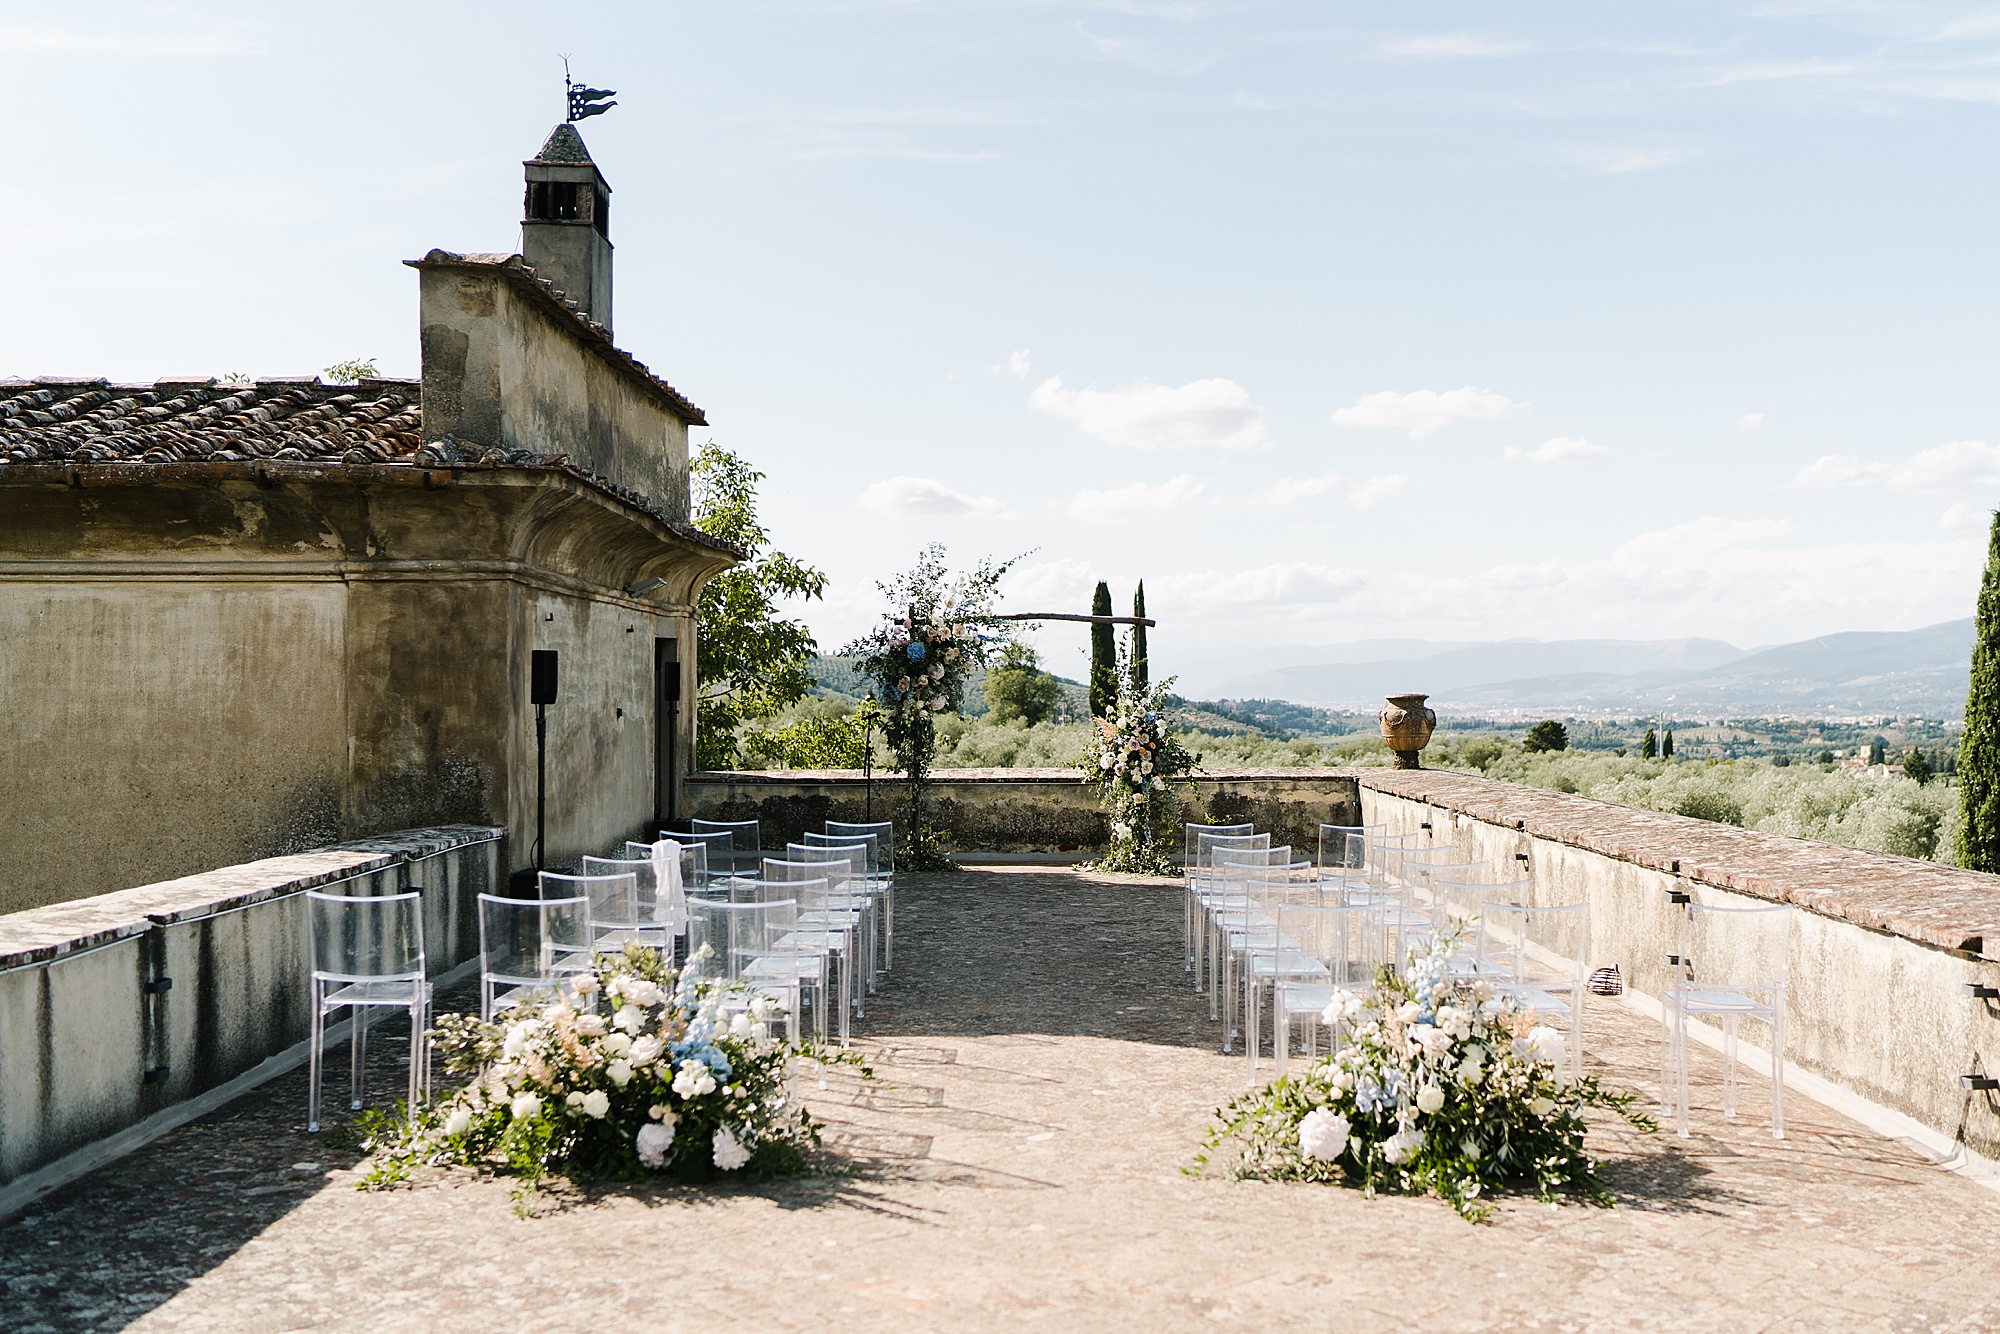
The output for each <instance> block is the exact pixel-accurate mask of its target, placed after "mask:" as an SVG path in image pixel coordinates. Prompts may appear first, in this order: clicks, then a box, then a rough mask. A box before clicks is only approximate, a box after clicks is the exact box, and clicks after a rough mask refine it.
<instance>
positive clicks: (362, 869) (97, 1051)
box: [0, 827, 502, 1187]
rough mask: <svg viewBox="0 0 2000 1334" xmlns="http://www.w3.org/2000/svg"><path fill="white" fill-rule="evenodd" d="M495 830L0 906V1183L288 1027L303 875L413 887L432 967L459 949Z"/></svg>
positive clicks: (493, 868) (242, 1068) (440, 832)
mask: <svg viewBox="0 0 2000 1334" xmlns="http://www.w3.org/2000/svg"><path fill="white" fill-rule="evenodd" d="M501 833H502V831H500V830H498V829H482V828H470V827H461V828H446V829H420V830H408V831H404V832H402V833H399V834H395V835H391V836H387V837H384V838H380V839H372V840H364V841H361V842H356V843H350V844H345V845H342V846H338V847H330V848H321V849H319V850H317V851H313V852H307V853H301V854H296V855H293V856H287V857H279V858H275V859H271V860H265V861H259V862H253V863H249V864H247V865H242V866H229V867H224V868H222V869H221V870H216V871H210V872H207V873H204V874H202V875H195V876H188V877H185V878H183V879H180V880H174V881H168V882H166V883H162V884H155V885H146V886H143V887H141V888H138V889H128V890H122V891H119V892H117V893H112V894H103V895H98V896H96V897H94V898H90V899H86V900H81V901H78V902H73V903H66V904H62V905H60V906H57V907H50V908H40V909H35V910H32V911H28V912H20V913H12V914H8V915H4V916H0V1187H4V1186H6V1185H7V1184H8V1183H10V1182H14V1181H16V1180H18V1179H20V1178H22V1177H24V1176H27V1175H28V1174H30V1173H32V1172H35V1171H36V1170H37V1169H39V1168H42V1167H44V1166H46V1165H48V1164H50V1163H53V1162H55V1161H57V1160H58V1159H61V1158H63V1157H64V1156H65V1155H67V1154H71V1153H75V1152H78V1151H79V1150H82V1149H84V1148H86V1147H87V1146H89V1145H91V1144H92V1143H94V1142H96V1141H98V1140H101V1139H104V1138H105V1137H107V1136H109V1135H112V1134H115V1133H118V1132H120V1131H123V1130H126V1129H128V1128H130V1127H133V1126H136V1125H139V1124H140V1123H141V1122H144V1121H146V1119H147V1118H149V1117H153V1116H156V1115H159V1114H161V1113H163V1112H166V1111H168V1110H169V1109H171V1108H172V1107H173V1106H174V1105H175V1104H177V1103H183V1102H186V1101H187V1100H189V1099H191V1098H195V1097H197V1096H199V1095H200V1094H202V1093H205V1092H207V1091H208V1090H211V1089H215V1088H219V1087H220V1086H222V1085H225V1084H227V1083H229V1081H231V1080H233V1079H236V1078H237V1077H239V1076H242V1075H244V1074H245V1073H246V1072H248V1071H251V1070H253V1069H254V1068H255V1067H257V1066H258V1065H259V1064H260V1063H261V1062H263V1061H265V1060H267V1059H269V1058H272V1057H274V1056H278V1055H279V1054H281V1053H284V1052H286V1051H288V1050H291V1049H294V1048H296V1047H297V1045H298V1044H299V1043H301V1042H303V1041H304V1039H305V1038H306V1036H307V1033H308V1024H309V1022H310V1000H309V996H308V989H307V977H308V974H309V972H310V969H309V966H308V961H307V958H306V953H305V916H304V900H303V899H302V898H301V897H300V895H301V894H302V893H303V891H305V890H307V889H316V888H322V887H326V886H329V885H335V884H338V885H339V886H340V890H339V892H341V893H403V892H407V891H408V890H409V889H412V888H417V889H421V890H422V892H423V895H424V937H425V946H426V951H427V954H428V962H429V965H430V969H431V972H432V973H433V974H434V975H435V974H439V973H444V972H448V971H450V970H451V969H452V968H454V967H456V966H458V965H459V964H461V963H462V962H464V961H465V960H467V959H471V958H474V957H475V956H476V955H477V953H478V946H479V934H478V914H477V903H476V898H477V896H478V895H479V894H482V893H489V892H492V890H493V888H494V886H495V885H496V884H498V883H499V881H500V876H501V870H500V867H501V862H502V858H501V849H500V842H499V840H500V838H501ZM160 979H171V986H170V987H167V988H165V989H160V988H159V987H158V986H157V985H155V989H154V990H153V991H151V992H149V991H148V990H147V986H148V984H157V983H158V982H159V980H160ZM377 1092H378V1096H382V1095H384V1094H385V1093H387V1092H389V1091H386V1090H378V1091H377ZM301 1110H302V1111H303V1109H301Z"/></svg>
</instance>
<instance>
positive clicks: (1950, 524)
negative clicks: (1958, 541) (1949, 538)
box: [1937, 505, 1993, 533]
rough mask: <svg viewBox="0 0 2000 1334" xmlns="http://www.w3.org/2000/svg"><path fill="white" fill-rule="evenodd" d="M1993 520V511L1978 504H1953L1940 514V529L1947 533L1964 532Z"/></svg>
mask: <svg viewBox="0 0 2000 1334" xmlns="http://www.w3.org/2000/svg"><path fill="white" fill-rule="evenodd" d="M1992 522H1993V511H1992V510H1991V509H1982V508H1980V507H1979V506H1978V505H1953V506H1952V507H1951V508H1950V509H1948V510H1946V511H1945V512H1944V513H1943V514H1940V515H1939V516H1938V525H1937V526H1938V529H1939V530H1940V531H1942V532H1947V533H1963V532H1968V531H1972V530H1976V529H1981V528H1985V527H1986V526H1987V525H1988V524H1990V523H1992Z"/></svg>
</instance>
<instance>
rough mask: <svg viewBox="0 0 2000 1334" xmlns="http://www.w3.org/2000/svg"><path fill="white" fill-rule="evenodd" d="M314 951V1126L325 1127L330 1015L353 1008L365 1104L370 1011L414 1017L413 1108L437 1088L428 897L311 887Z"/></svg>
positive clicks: (355, 1058) (354, 1080) (351, 1050)
mask: <svg viewBox="0 0 2000 1334" xmlns="http://www.w3.org/2000/svg"><path fill="white" fill-rule="evenodd" d="M305 899H306V957H307V959H309V960H310V961H311V963H312V975H311V979H310V1001H311V1004H312V1036H311V1038H310V1040H309V1050H310V1052H311V1058H310V1060H311V1070H310V1072H309V1076H308V1079H307V1084H308V1091H307V1095H306V1096H307V1100H308V1107H307V1112H306V1129H307V1130H309V1131H315V1132H316V1131H318V1129H319V1094H320V1084H321V1079H322V1074H321V1067H322V1066H323V1064H324V1057H325V1054H326V1053H325V1047H326V1016H327V1015H328V1014H329V1013H330V1012H332V1011H334V1010H337V1009H340V1008H341V1007H342V1006H346V1007H349V1009H350V1011H351V1013H350V1026H349V1033H348V1040H347V1061H348V1105H349V1107H350V1109H351V1110H356V1111H358V1110H360V1107H361V1095H362V1092H363V1085H364V1083H365V1082H366V1081H365V1074H364V1071H365V1067H366V1065H367V1060H368V1015H369V1013H370V1012H371V1011H373V1010H377V1009H385V1008H386V1009H395V1010H402V1011H403V1012H404V1013H406V1014H407V1015H409V1018H410V1078H409V1090H408V1093H407V1095H406V1097H407V1102H406V1104H405V1105H406V1106H408V1107H409V1108H410V1109H411V1110H412V1111H414V1110H415V1109H416V1107H417V1104H418V1103H419V1102H421V1101H422V1100H423V1099H424V1097H425V1096H426V1095H428V1093H429V1092H430V1086H431V1071H430V1042H429V1041H428V1039H427V1038H426V1037H425V1032H426V1030H427V1029H428V1028H429V1027H430V1012H431V984H430V981H429V980H428V979H429V968H428V965H427V961H426V958H425V955H424V905H423V896H422V895H421V894H420V893H417V892H415V891H412V892H410V893H407V894H382V895H374V896H366V895H346V894H325V893H321V892H319V891H316V890H308V891H306V896H305Z"/></svg>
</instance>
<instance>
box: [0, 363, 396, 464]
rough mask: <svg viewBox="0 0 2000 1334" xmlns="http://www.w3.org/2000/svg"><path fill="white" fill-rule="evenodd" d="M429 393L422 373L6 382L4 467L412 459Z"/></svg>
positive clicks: (0, 396) (1, 418)
mask: <svg viewBox="0 0 2000 1334" xmlns="http://www.w3.org/2000/svg"><path fill="white" fill-rule="evenodd" d="M419 397H420V392H419V386H418V384H417V382H416V381H414V380H367V381H364V382H362V383H361V384H358V385H329V384H321V383H320V382H319V381H318V380H317V379H288V380H259V381H257V382H256V383H255V384H253V385H224V384H218V383H217V382H216V381H214V380H159V381H156V382H154V383H153V384H111V383H109V382H107V381H104V380H57V379H43V380H0V466H5V465H7V464H14V463H61V462H67V463H186V462H197V461H203V460H216V461H228V460H232V459H288V460H298V461H312V462H321V463H327V462H333V463H396V462H403V461H406V460H407V459H408V458H409V456H411V455H412V454H414V453H415V452H416V449H417V447H418V445H420V444H421V443H422V439H421V434H422V431H423V420H422V416H421V414H420V411H419V407H418V402H419Z"/></svg>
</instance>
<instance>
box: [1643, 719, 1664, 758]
mask: <svg viewBox="0 0 2000 1334" xmlns="http://www.w3.org/2000/svg"><path fill="white" fill-rule="evenodd" d="M1659 753H1660V738H1659V736H1658V734H1657V733H1655V732H1654V731H1653V729H1652V728H1651V727H1648V728H1647V729H1646V736H1645V739H1644V740H1642V741H1640V742H1639V758H1640V759H1642V760H1650V759H1652V758H1653V757H1654V756H1656V755H1658V754H1659Z"/></svg>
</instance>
